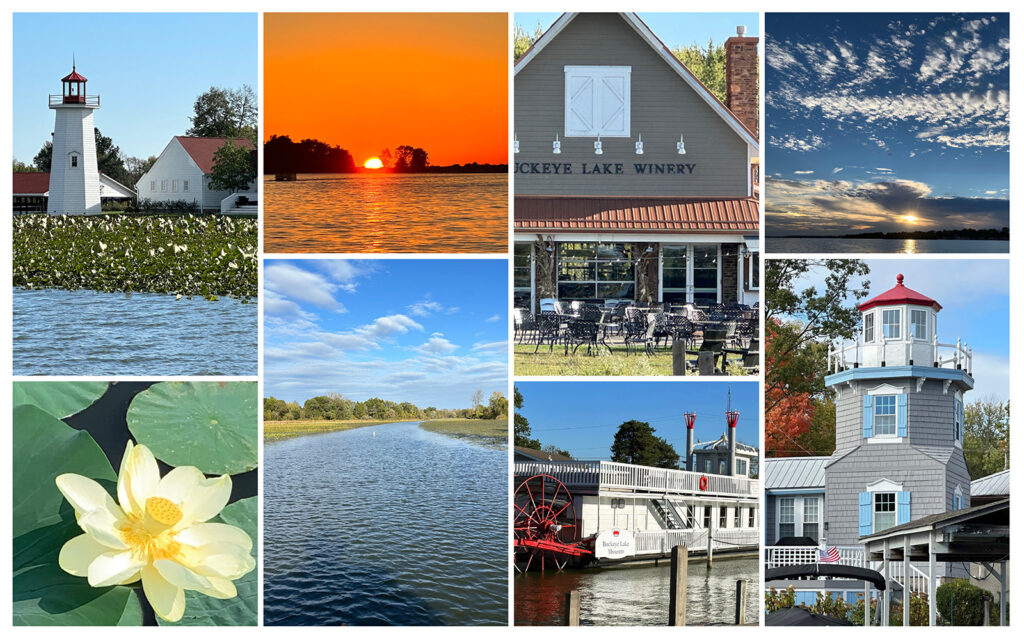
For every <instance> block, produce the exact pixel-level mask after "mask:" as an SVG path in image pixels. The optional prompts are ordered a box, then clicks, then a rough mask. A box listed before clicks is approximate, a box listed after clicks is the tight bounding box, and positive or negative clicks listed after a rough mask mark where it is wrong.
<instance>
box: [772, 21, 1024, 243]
mask: <svg viewBox="0 0 1024 641" xmlns="http://www.w3.org/2000/svg"><path fill="white" fill-rule="evenodd" d="M765 32H766V38H765V42H766V47H765V52H766V58H767V65H766V68H765V84H766V93H767V96H766V109H765V122H766V126H767V131H766V139H767V142H768V144H767V150H766V158H765V168H766V171H767V175H766V181H765V189H766V215H767V221H766V223H767V227H766V234H767V235H769V236H779V235H787V234H812V235H823V236H825V235H843V234H848V233H860V232H873V231H882V232H888V231H911V230H940V229H962V228H965V227H968V228H975V229H988V228H1002V227H1006V226H1008V225H1009V200H1008V198H1009V111H1010V101H1009V82H1010V71H1009V66H1010V55H1009V19H1008V17H1007V15H1006V14H916V13H915V14H771V13H769V14H767V15H766V17H765Z"/></svg>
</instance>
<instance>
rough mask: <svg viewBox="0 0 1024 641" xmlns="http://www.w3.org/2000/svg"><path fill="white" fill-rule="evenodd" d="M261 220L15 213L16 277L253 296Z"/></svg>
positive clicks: (22, 283)
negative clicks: (16, 214) (259, 222)
mask: <svg viewBox="0 0 1024 641" xmlns="http://www.w3.org/2000/svg"><path fill="white" fill-rule="evenodd" d="M258 228H259V225H258V221H257V220H256V219H251V218H244V219H243V218H232V217H229V216H221V215H214V214H183V215H155V216H154V215H149V216H137V215H118V214H102V215H96V216H67V215H62V216H51V215H48V214H25V215H18V216H15V217H14V218H13V238H12V240H13V250H14V251H13V254H14V257H13V265H12V267H13V276H14V278H13V281H14V286H15V287H16V288H23V289H66V290H79V289H91V290H95V291H99V292H122V293H126V294H130V293H158V294H178V295H180V296H187V297H192V296H202V297H204V298H206V299H208V300H216V299H217V298H218V297H219V296H230V297H232V298H238V299H241V301H242V302H249V300H250V299H256V298H257V296H258V284H257V274H258V261H257V257H256V248H257V243H258Z"/></svg>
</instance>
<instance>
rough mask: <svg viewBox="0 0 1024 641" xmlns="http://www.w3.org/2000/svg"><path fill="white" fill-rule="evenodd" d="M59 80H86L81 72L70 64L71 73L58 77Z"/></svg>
mask: <svg viewBox="0 0 1024 641" xmlns="http://www.w3.org/2000/svg"><path fill="white" fill-rule="evenodd" d="M60 81H61V82H87V79H86V77H85V76H83V75H82V74H80V73H78V72H77V71H75V66H74V65H71V73H69V74H68V75H66V76H64V77H63V78H61V79H60Z"/></svg>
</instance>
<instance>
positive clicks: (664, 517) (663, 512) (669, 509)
mask: <svg viewBox="0 0 1024 641" xmlns="http://www.w3.org/2000/svg"><path fill="white" fill-rule="evenodd" d="M651 504H652V505H654V511H655V512H657V513H658V517H659V518H660V519H661V522H662V523H664V525H665V529H666V530H682V529H684V528H685V527H686V519H685V518H684V517H683V516H682V515H680V514H679V511H678V510H677V509H676V506H675V505H673V504H672V501H670V500H668V499H663V498H659V499H651Z"/></svg>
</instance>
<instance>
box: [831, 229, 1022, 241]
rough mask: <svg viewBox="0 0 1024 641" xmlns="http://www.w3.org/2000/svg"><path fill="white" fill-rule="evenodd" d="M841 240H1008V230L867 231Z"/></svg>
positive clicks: (849, 235) (846, 236) (848, 235)
mask: <svg viewBox="0 0 1024 641" xmlns="http://www.w3.org/2000/svg"><path fill="white" fill-rule="evenodd" d="M843 238H896V239H901V240H902V239H912V240H928V239H941V240H950V239H958V240H1010V228H1009V227H1003V228H1002V229H968V228H964V229H932V230H928V231H924V230H920V231H869V232H863V233H860V234H846V235H845V236H843Z"/></svg>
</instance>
